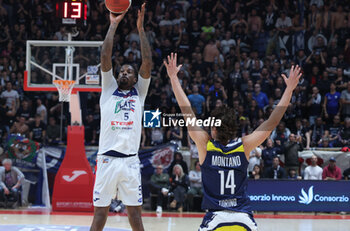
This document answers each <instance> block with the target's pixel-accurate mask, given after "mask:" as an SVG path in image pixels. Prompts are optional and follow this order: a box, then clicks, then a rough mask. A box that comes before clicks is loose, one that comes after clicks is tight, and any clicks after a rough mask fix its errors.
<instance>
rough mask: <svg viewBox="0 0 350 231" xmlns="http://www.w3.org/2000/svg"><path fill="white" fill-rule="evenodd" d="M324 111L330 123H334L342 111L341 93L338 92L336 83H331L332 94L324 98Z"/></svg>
mask: <svg viewBox="0 0 350 231" xmlns="http://www.w3.org/2000/svg"><path fill="white" fill-rule="evenodd" d="M323 111H324V116H325V118H326V119H327V120H328V121H332V120H333V117H334V116H335V115H338V114H339V112H340V111H341V104H340V93H339V92H337V91H336V85H335V83H334V82H332V83H331V86H330V92H329V93H327V94H326V96H325V97H324V102H323Z"/></svg>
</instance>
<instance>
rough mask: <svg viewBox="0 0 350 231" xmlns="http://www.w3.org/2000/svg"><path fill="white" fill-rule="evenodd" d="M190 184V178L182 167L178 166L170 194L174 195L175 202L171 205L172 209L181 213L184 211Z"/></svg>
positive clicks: (172, 178)
mask: <svg viewBox="0 0 350 231" xmlns="http://www.w3.org/2000/svg"><path fill="white" fill-rule="evenodd" d="M189 184H190V182H189V179H188V176H187V175H186V174H185V173H184V171H183V170H182V167H181V165H180V164H176V165H175V166H174V168H173V174H172V176H171V179H170V192H172V193H173V194H174V200H173V201H172V202H171V203H170V208H176V209H177V210H178V211H179V212H182V211H183V203H184V201H185V196H186V193H187V190H188V187H189Z"/></svg>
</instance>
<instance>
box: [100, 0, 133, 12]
mask: <svg viewBox="0 0 350 231" xmlns="http://www.w3.org/2000/svg"><path fill="white" fill-rule="evenodd" d="M105 4H106V7H107V9H108V10H109V11H110V12H112V13H117V14H118V13H123V12H124V11H126V10H127V9H129V7H130V6H131V0H105Z"/></svg>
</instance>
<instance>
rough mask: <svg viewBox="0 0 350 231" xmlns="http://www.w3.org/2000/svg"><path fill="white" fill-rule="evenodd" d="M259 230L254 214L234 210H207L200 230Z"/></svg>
mask: <svg viewBox="0 0 350 231" xmlns="http://www.w3.org/2000/svg"><path fill="white" fill-rule="evenodd" d="M228 230H229V231H257V230H258V228H257V225H256V223H255V221H254V218H253V216H251V215H249V214H247V213H239V212H233V211H218V212H207V213H206V214H205V216H204V218H203V222H202V224H201V226H200V228H199V230H198V231H228Z"/></svg>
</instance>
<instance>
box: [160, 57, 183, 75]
mask: <svg viewBox="0 0 350 231" xmlns="http://www.w3.org/2000/svg"><path fill="white" fill-rule="evenodd" d="M176 60H177V54H176V53H175V54H174V53H171V55H168V62H167V61H166V60H164V65H165V67H166V70H167V72H168V75H169V77H170V79H173V78H176V77H177V73H178V72H179V71H180V69H181V67H182V65H179V66H177V64H176Z"/></svg>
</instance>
